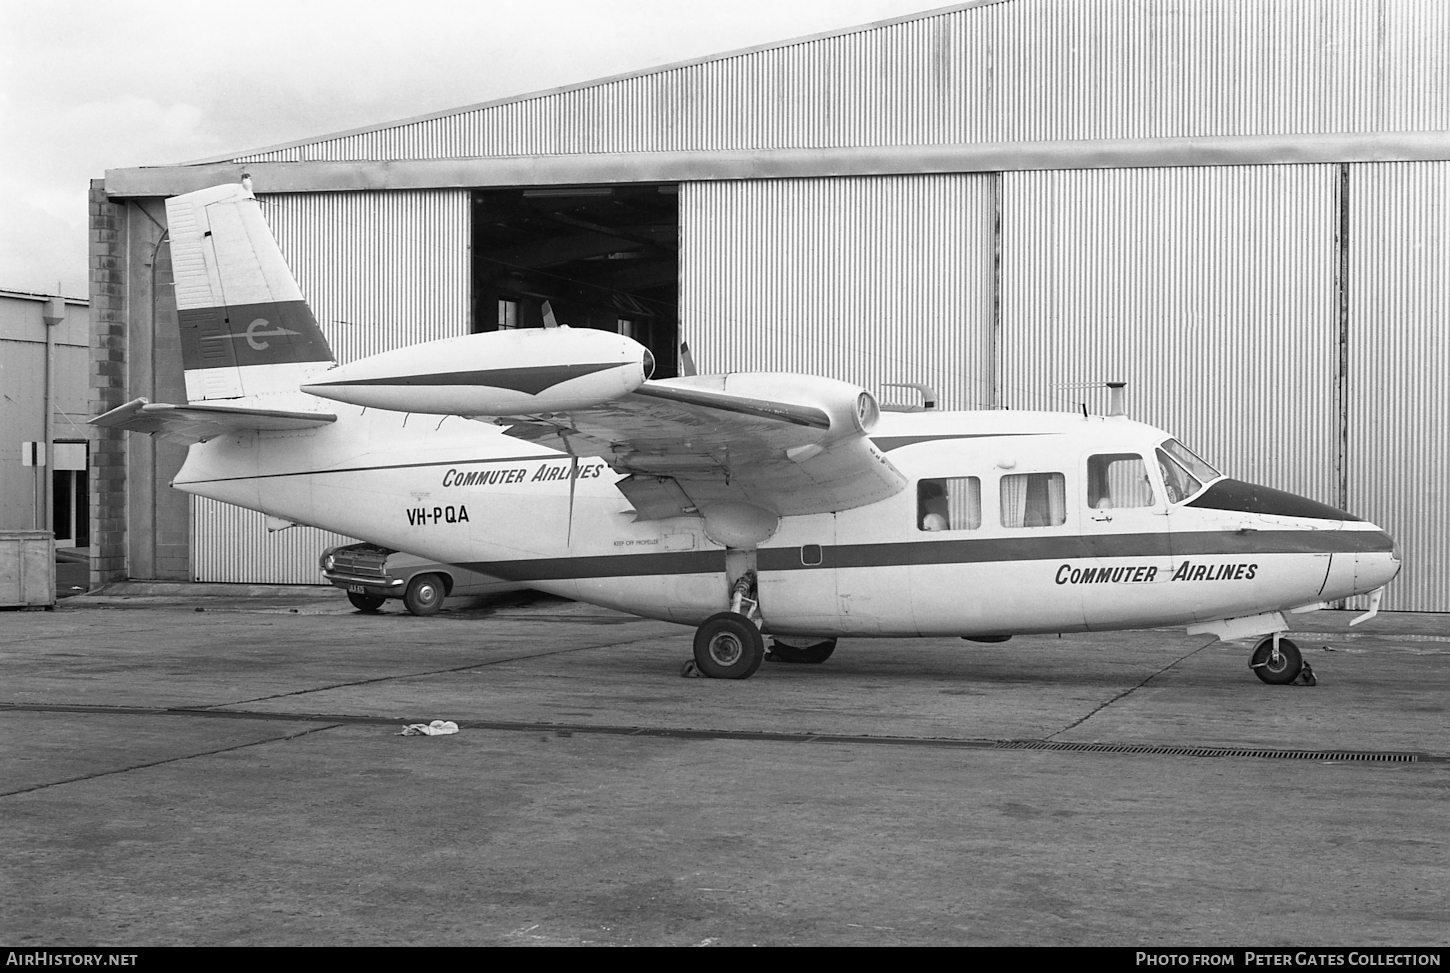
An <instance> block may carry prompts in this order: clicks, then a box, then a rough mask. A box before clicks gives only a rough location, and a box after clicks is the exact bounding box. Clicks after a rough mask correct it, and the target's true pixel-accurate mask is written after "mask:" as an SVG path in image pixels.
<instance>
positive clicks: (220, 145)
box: [0, 0, 945, 297]
mask: <svg viewBox="0 0 1450 973" xmlns="http://www.w3.org/2000/svg"><path fill="white" fill-rule="evenodd" d="M944 5H945V4H944V2H943V0H936V2H932V0H729V2H724V3H721V2H711V3H706V2H697V0H688V2H684V0H592V2H590V0H507V2H503V0H479V2H464V0H455V2H449V0H390V2H377V0H351V2H344V0H235V2H228V3H219V2H215V0H0V289H6V290H22V291H34V292H38V293H55V292H56V288H57V285H59V287H60V290H61V292H62V293H64V294H66V295H69V296H77V297H84V296H86V293H87V285H86V190H87V186H88V184H89V180H91V179H97V178H100V177H102V176H104V175H105V171H106V170H107V169H114V168H120V167H125V166H140V165H158V164H164V163H170V162H186V161H192V160H195V159H200V158H205V157H207V156H212V155H219V154H222V153H230V152H236V151H239V150H242V149H251V148H258V147H261V146H266V145H273V144H276V143H279V142H288V141H292V140H294V139H300V138H307V137H311V136H315V135H321V134H324V133H328V132H335V131H341V130H344V129H349V128H357V127H360V126H363V125H370V124H373V123H376V122H385V121H391V120H394V119H399V118H407V117H411V116H414V115H421V114H425V113H427V112H432V111H439V110H443V109H449V108H458V107H461V106H464V105H470V104H475V103H477V102H481V101H491V100H493V99H495V98H502V97H506V96H509V95H515V94H522V93H525V92H529V91H537V90H540V89H543V88H552V87H556V86H558V85H565V84H572V83H574V82H577V81H587V80H591V79H593V78H599V77H606V76H608V75H613V74H620V73H623V72H626V71H634V70H638V69H641V68H649V67H656V66H659V65H662V64H669V63H672V62H674V61H681V60H686V59H689V58H695V57H700V56H703V55H709V54H718V53H722V52H725V51H731V50H736V49H739V48H742V47H751V46H754V45H757V44H765V43H771V42H774V41H780V40H787V39H790V38H793V37H800V36H804V35H807V34H814V33H819V32H821V31H828V30H835V29H837V28H841V27H852V26H856V25H859V24H866V23H872V22H874V21H878V20H885V19H889V18H892V17H898V16H902V15H904V14H909V13H914V12H917V11H920V10H930V9H935V8H939V7H941V6H944Z"/></svg>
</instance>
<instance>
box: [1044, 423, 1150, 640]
mask: <svg viewBox="0 0 1450 973" xmlns="http://www.w3.org/2000/svg"><path fill="white" fill-rule="evenodd" d="M1148 470H1149V466H1148V463H1147V460H1146V459H1145V457H1143V456H1142V455H1141V454H1139V453H1135V452H1127V451H1124V452H1107V451H1096V452H1092V453H1089V454H1087V455H1086V456H1085V457H1084V460H1083V472H1084V473H1085V475H1084V477H1083V479H1082V481H1081V482H1082V484H1083V488H1082V490H1081V491H1080V493H1079V502H1080V503H1081V504H1082V518H1081V524H1082V527H1081V530H1082V537H1083V552H1084V553H1085V554H1086V555H1087V557H1085V558H1084V559H1083V560H1082V561H1081V562H1078V561H1075V560H1074V561H1064V562H1063V563H1062V564H1060V565H1059V566H1058V567H1057V570H1056V574H1055V575H1054V578H1053V580H1054V581H1055V582H1056V583H1057V584H1058V585H1073V586H1076V587H1077V588H1078V592H1079V594H1080V595H1081V596H1082V606H1083V616H1084V618H1085V620H1086V622H1087V625H1088V628H1090V629H1093V628H1123V627H1130V626H1132V625H1140V624H1152V623H1154V622H1156V621H1159V620H1161V619H1162V617H1163V612H1164V608H1165V605H1166V604H1167V600H1166V599H1165V597H1164V596H1165V592H1166V591H1167V590H1168V589H1167V585H1168V584H1169V582H1170V580H1171V579H1172V577H1173V571H1172V556H1171V547H1170V535H1169V527H1168V502H1167V497H1165V496H1164V495H1163V491H1162V490H1161V489H1160V488H1159V487H1158V486H1157V485H1156V484H1155V483H1154V481H1153V480H1152V478H1151V477H1150V476H1149V474H1148Z"/></svg>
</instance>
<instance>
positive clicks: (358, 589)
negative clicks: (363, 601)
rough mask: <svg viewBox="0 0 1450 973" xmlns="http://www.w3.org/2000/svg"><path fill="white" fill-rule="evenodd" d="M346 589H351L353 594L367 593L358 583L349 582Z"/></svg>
mask: <svg viewBox="0 0 1450 973" xmlns="http://www.w3.org/2000/svg"><path fill="white" fill-rule="evenodd" d="M347 590H348V591H351V592H352V593H353V594H355V595H365V594H367V589H365V588H364V587H363V586H362V585H360V584H350V585H348V586H347Z"/></svg>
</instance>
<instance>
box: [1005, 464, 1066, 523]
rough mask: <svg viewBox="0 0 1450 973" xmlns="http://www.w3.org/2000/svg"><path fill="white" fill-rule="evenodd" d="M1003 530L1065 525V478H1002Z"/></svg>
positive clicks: (1033, 475)
mask: <svg viewBox="0 0 1450 973" xmlns="http://www.w3.org/2000/svg"><path fill="white" fill-rule="evenodd" d="M1001 490H1002V497H1001V500H1002V526H1003V527H1056V526H1057V525H1059V524H1063V523H1066V522H1067V478H1066V477H1065V476H1063V475H1062V474H1061V473H1012V474H1009V475H1007V476H1004V477H1002V486H1001Z"/></svg>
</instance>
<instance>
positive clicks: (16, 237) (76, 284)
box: [0, 191, 89, 298]
mask: <svg viewBox="0 0 1450 973" xmlns="http://www.w3.org/2000/svg"><path fill="white" fill-rule="evenodd" d="M0 226H3V227H4V228H5V230H4V232H3V233H0V288H3V289H5V290H16V291H30V292H32V293H35V294H54V293H56V289H57V284H59V289H60V293H62V294H64V295H65V296H67V297H82V298H83V297H85V296H86V295H87V291H88V287H89V282H88V278H87V271H86V253H87V251H86V225H85V221H84V220H82V221H81V224H80V226H79V227H77V226H75V225H74V224H72V223H71V222H70V221H67V220H63V219H60V218H59V217H57V216H54V215H52V214H50V213H47V212H46V211H45V210H43V209H41V208H40V207H38V206H34V205H32V204H30V203H27V202H25V201H24V200H20V199H16V198H14V197H13V196H12V195H11V194H9V193H6V192H3V191H0Z"/></svg>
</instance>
